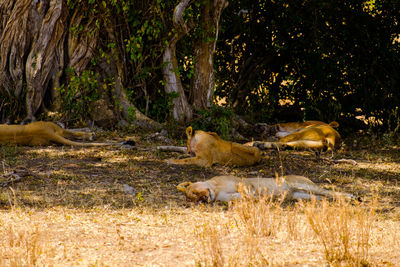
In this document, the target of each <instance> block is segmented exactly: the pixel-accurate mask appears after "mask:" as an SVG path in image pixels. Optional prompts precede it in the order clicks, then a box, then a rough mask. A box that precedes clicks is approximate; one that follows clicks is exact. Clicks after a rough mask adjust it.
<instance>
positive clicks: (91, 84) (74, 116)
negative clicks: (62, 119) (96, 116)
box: [56, 69, 100, 122]
mask: <svg viewBox="0 0 400 267" xmlns="http://www.w3.org/2000/svg"><path fill="white" fill-rule="evenodd" d="M67 73H68V77H69V82H68V83H67V84H66V85H62V86H61V87H60V88H57V89H56V90H58V92H59V94H60V97H61V105H62V109H63V110H64V111H65V116H66V117H67V119H68V120H69V121H72V122H79V121H81V120H82V119H84V118H86V117H87V116H88V115H89V113H90V103H92V102H94V101H96V100H99V99H100V95H99V81H98V74H96V73H94V72H93V71H91V70H86V71H84V72H82V74H81V75H80V76H78V75H76V74H75V71H74V70H73V69H68V70H67Z"/></svg>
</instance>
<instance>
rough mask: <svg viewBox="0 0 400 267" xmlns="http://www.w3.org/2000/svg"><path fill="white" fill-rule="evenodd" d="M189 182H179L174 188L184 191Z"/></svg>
mask: <svg viewBox="0 0 400 267" xmlns="http://www.w3.org/2000/svg"><path fill="white" fill-rule="evenodd" d="M191 184H192V183H191V182H183V183H180V184H178V185H177V186H176V189H178V190H179V191H182V192H185V193H186V191H187V189H188V187H189V186H190V185H191Z"/></svg>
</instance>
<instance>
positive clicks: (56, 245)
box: [0, 134, 400, 266]
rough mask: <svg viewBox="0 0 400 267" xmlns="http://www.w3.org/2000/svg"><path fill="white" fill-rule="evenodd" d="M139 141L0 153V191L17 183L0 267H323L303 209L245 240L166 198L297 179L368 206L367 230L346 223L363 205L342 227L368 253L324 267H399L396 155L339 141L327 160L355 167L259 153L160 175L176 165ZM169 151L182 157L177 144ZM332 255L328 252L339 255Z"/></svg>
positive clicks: (219, 211) (202, 208)
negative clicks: (204, 188) (190, 187)
mask: <svg viewBox="0 0 400 267" xmlns="http://www.w3.org/2000/svg"><path fill="white" fill-rule="evenodd" d="M145 137H146V135H144V134H141V135H132V136H126V137H124V138H125V139H127V138H131V139H135V140H136V141H137V146H136V149H119V148H117V147H108V148H105V147H103V148H77V147H62V146H51V147H7V146H3V147H1V148H0V157H1V166H0V182H4V181H9V179H10V177H12V176H11V175H10V174H11V173H16V174H19V176H20V177H22V176H21V175H22V174H25V176H23V177H22V180H21V181H20V182H17V183H15V184H10V185H7V186H5V187H3V188H0V236H1V237H0V265H1V266H10V265H11V266H44V265H45V266H49V265H50V266H194V265H196V266H207V265H214V266H244V265H246V266H250V265H251V266H266V265H270V266H304V265H307V266H321V265H326V264H327V263H329V259H328V258H329V257H328V256H327V252H326V251H327V249H326V246H324V243H323V239H321V238H320V237H319V236H318V235H317V234H316V232H315V229H314V230H313V228H312V227H310V225H309V222H310V219H309V215H308V214H309V213H307V210H309V208H310V206H307V205H308V204H304V203H288V204H285V205H282V206H279V207H277V206H273V207H272V206H269V207H270V208H271V207H272V208H271V209H270V210H269V212H268V213H265V214H264V213H263V216H265V217H264V219H265V218H266V217H268V216H269V217H268V218H269V221H267V222H264V223H266V224H268V225H269V227H272V228H271V229H272V230H273V231H272V230H271V231H269V232H268V234H265V232H264V234H254V231H253V232H251V231H249V229H250V226H249V218H247V219H245V220H243V218H244V217H243V216H242V215H241V214H242V212H243V210H240V209H238V208H237V207H235V205H224V204H216V205H203V204H201V205H193V204H190V203H187V202H186V200H185V198H184V196H183V195H182V194H181V193H180V192H178V191H177V190H176V185H177V184H178V183H180V182H183V181H192V182H193V181H199V180H205V179H209V178H211V177H213V176H216V175H226V174H230V175H237V176H242V177H255V176H260V177H272V176H275V175H276V174H278V175H280V174H298V175H304V176H307V177H309V178H310V179H311V180H313V181H314V182H315V183H317V184H319V185H320V186H322V187H324V188H329V189H334V190H337V191H345V192H352V193H353V194H355V195H356V196H358V197H360V198H361V199H362V200H363V202H362V203H367V206H368V205H369V204H368V203H372V202H373V201H372V200H373V198H374V197H376V199H377V201H378V204H377V206H376V208H374V211H371V210H372V209H370V208H368V210H370V211H371V216H369V215H365V216H364V217H363V218H364V219H365V221H368V222H370V224H367V226H368V225H369V226H368V227H369V228H368V227H366V228H362V227H360V226H359V224H357V223H356V222H357V221H354V223H355V224H357V225H358V226H357V225H355V224H353V218H352V217H354V218H355V217H356V216H355V215H354V214H359V213H358V212H357V209H358V205H363V204H356V205H357V207H356V208H357V209H356V210H355V211H352V212H354V213H353V215H354V216H353V215H350V217H349V218H350V219H348V220H349V221H348V224H346V227H347V228H348V229H347V231H348V233H349V235H350V236H352V234H353V233H352V231H353V230H352V229H354V232H356V229H361V228H362V229H369V230H368V240H367V245H366V246H364V250H365V247H366V248H367V250H368V251H367V252H365V251H364V252H362V253H361V252H359V250H358V249H359V248H360V247H361V246H360V245H357V244H358V243H357V242H355V243H351V244H353V247H351V246H349V251H352V255H353V256H352V257H350V258H352V259H351V260H349V259H348V258H349V257H348V258H346V257H344V258H343V257H342V258H340V257H337V259H336V260H335V259H334V260H331V261H330V262H331V263H332V262H333V263H334V264H333V265H335V264H338V265H340V264H344V265H358V264H359V265H361V264H364V265H365V266H368V265H369V266H376V265H379V266H398V264H399V262H400V249H399V247H400V241H399V240H400V149H399V147H398V146H396V145H393V144H392V145H385V146H384V145H382V144H380V143H378V141H376V140H375V141H374V142H376V143H371V142H370V140H368V139H367V141H362V142H360V141H358V142H355V141H353V140H346V143H347V144H350V145H347V146H345V147H344V148H343V149H342V150H341V151H340V152H339V153H338V154H337V155H335V158H337V159H341V158H346V159H353V160H355V161H356V162H357V164H356V165H353V164H350V163H332V162H329V161H324V160H323V161H316V160H315V157H314V155H313V154H312V153H311V152H299V151H281V152H280V153H277V152H276V151H267V152H265V154H264V157H263V160H262V162H261V163H259V164H257V165H255V166H251V167H244V168H243V167H241V168H236V167H228V166H215V167H213V168H202V167H196V166H176V165H168V164H167V163H165V162H164V159H167V158H171V157H180V156H182V155H180V154H179V153H175V152H158V151H156V150H155V147H156V145H164V144H162V143H151V142H148V141H146V138H145ZM114 139H118V138H114ZM118 140H120V139H118ZM175 144H176V145H181V146H182V145H184V141H183V140H178V141H176V143H175ZM325 156H329V155H325ZM13 177H14V178H15V177H17V176H13ZM304 205H306V206H304ZM317 205H318V204H317ZM350 205H353V204H350ZM352 207H353V206H350V207H348V206H346V209H348V210H352ZM368 207H370V206H368ZM374 207H375V206H374ZM360 209H361V208H360ZM372 213H373V214H372ZM360 214H361V213H360ZM256 215H257V212H256V213H255V215H253V217H257V216H256ZM271 216H275V217H273V218H272V217H271ZM341 216H342V215H340V216H339V215H338V217H340V218H344V217H343V216H342V217H341ZM330 217H335V215H331V216H330ZM346 218H347V217H346ZM327 219H329V216H328V217H327ZM364 219H363V220H364ZM321 220H324V219H321ZM326 224H328V222H327V223H326ZM333 224H335V223H333ZM265 226H266V225H261V226H258V228H257V229H261V228H262V227H265ZM252 227H253V226H252ZM351 227H354V228H351ZM251 229H253V228H251ZM363 235H365V233H364V234H363ZM355 238H357V237H351V238H350V239H351V240H352V239H355ZM357 240H358V239H357ZM363 242H364V241H363ZM342 243H343V242H342ZM335 246H336V245H334V246H333V250H340V248H339V247H337V248H336V247H335ZM345 250H346V248H345ZM346 255H347V254H346ZM360 255H361V256H360ZM355 258H362V259H361V260H359V261H355V260H354V259H355ZM335 262H336V263H335ZM354 262H356V263H354Z"/></svg>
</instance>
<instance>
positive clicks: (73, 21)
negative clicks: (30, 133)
mask: <svg viewBox="0 0 400 267" xmlns="http://www.w3.org/2000/svg"><path fill="white" fill-rule="evenodd" d="M82 6H85V7H88V6H86V4H85V3H82ZM89 7H90V6H89ZM109 17H111V18H113V17H112V16H109ZM109 17H107V16H103V17H101V18H99V17H98V16H97V17H96V16H89V15H88V12H87V8H86V9H85V8H79V7H77V8H75V9H74V13H73V14H70V12H69V8H68V5H67V1H65V0H0V97H1V96H3V97H6V98H7V100H4V99H3V100H2V102H0V107H1V109H3V106H4V103H3V102H4V101H9V102H15V103H23V102H25V105H24V107H19V108H18V109H16V108H15V109H12V108H11V109H10V108H9V111H11V113H13V114H14V115H15V116H18V115H20V114H21V113H23V112H26V117H25V119H24V120H23V122H30V121H34V120H35V115H37V114H38V113H39V111H45V110H47V108H48V107H50V105H51V108H52V109H55V111H60V107H61V105H60V103H61V100H60V96H59V95H58V92H57V91H56V90H55V89H56V88H59V87H60V85H61V83H62V82H66V81H65V78H66V77H65V69H66V68H71V69H73V70H74V72H75V75H77V76H78V77H79V76H80V75H81V74H82V73H83V72H84V71H85V70H87V69H88V68H91V67H92V68H94V69H95V72H96V73H99V77H101V79H103V80H104V81H108V82H109V81H110V80H113V81H114V82H115V87H116V88H114V89H115V90H113V94H114V95H107V93H105V94H104V95H101V97H102V98H107V97H109V98H112V99H113V101H115V102H116V103H112V104H114V105H115V112H118V113H119V114H121V116H120V117H119V118H121V117H123V118H127V117H128V116H130V117H132V116H134V118H135V119H136V122H137V123H140V125H144V124H147V125H148V126H151V127H152V126H159V124H157V123H155V122H154V121H153V120H150V119H149V118H147V117H146V116H145V115H143V114H142V113H141V112H140V111H139V110H138V109H137V108H136V107H134V106H133V105H132V104H131V103H130V101H129V100H128V97H127V95H126V93H125V92H124V89H123V88H124V82H125V80H126V79H125V77H126V75H127V72H128V71H127V69H126V67H125V65H124V62H125V58H123V57H124V55H121V53H119V51H117V49H114V48H111V51H110V50H108V51H105V49H104V50H103V51H104V53H107V52H108V53H110V54H112V55H111V56H110V57H111V58H112V60H110V61H108V62H105V61H106V60H103V61H104V64H102V65H101V64H99V65H96V66H94V67H93V65H92V64H91V60H93V59H94V58H96V55H97V54H96V53H97V51H99V48H103V47H101V45H103V44H104V42H101V41H103V39H102V38H104V36H106V38H108V40H112V42H113V43H114V44H118V45H120V46H122V47H123V49H124V44H123V41H122V40H123V37H122V36H118V38H117V37H116V36H115V34H114V33H113V31H114V30H115V25H116V19H115V21H114V20H113V21H111V22H110V23H109V24H107V23H105V24H106V27H103V28H101V27H99V25H98V23H101V22H103V23H104V19H107V18H109ZM102 20H103V21H102ZM104 28H105V31H103V29H104ZM108 40H106V42H107V41H108ZM114 56H115V57H114ZM97 58H100V59H99V61H100V60H102V59H103V57H102V56H99V57H97ZM100 65H101V66H100ZM62 79H64V80H62ZM99 82H100V83H101V82H102V81H99ZM117 102H118V103H117ZM7 104H9V103H7ZM118 104H120V105H118ZM17 105H18V104H13V105H9V106H12V107H14V106H17ZM120 108H121V109H120ZM0 113H2V114H0V115H1V117H2V119H5V116H4V110H0ZM88 115H89V114H88ZM14 119H15V118H14ZM141 122H144V123H141Z"/></svg>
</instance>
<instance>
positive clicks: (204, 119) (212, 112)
mask: <svg viewBox="0 0 400 267" xmlns="http://www.w3.org/2000/svg"><path fill="white" fill-rule="evenodd" d="M233 116H234V113H233V110H232V109H230V108H225V107H221V106H218V105H212V106H211V108H209V109H204V110H201V111H199V114H198V117H197V118H196V119H194V120H193V122H192V125H193V127H194V128H195V129H201V130H204V131H212V132H216V133H218V134H219V135H220V136H221V137H222V138H223V139H228V140H229V139H230V133H231V130H232V121H233Z"/></svg>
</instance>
